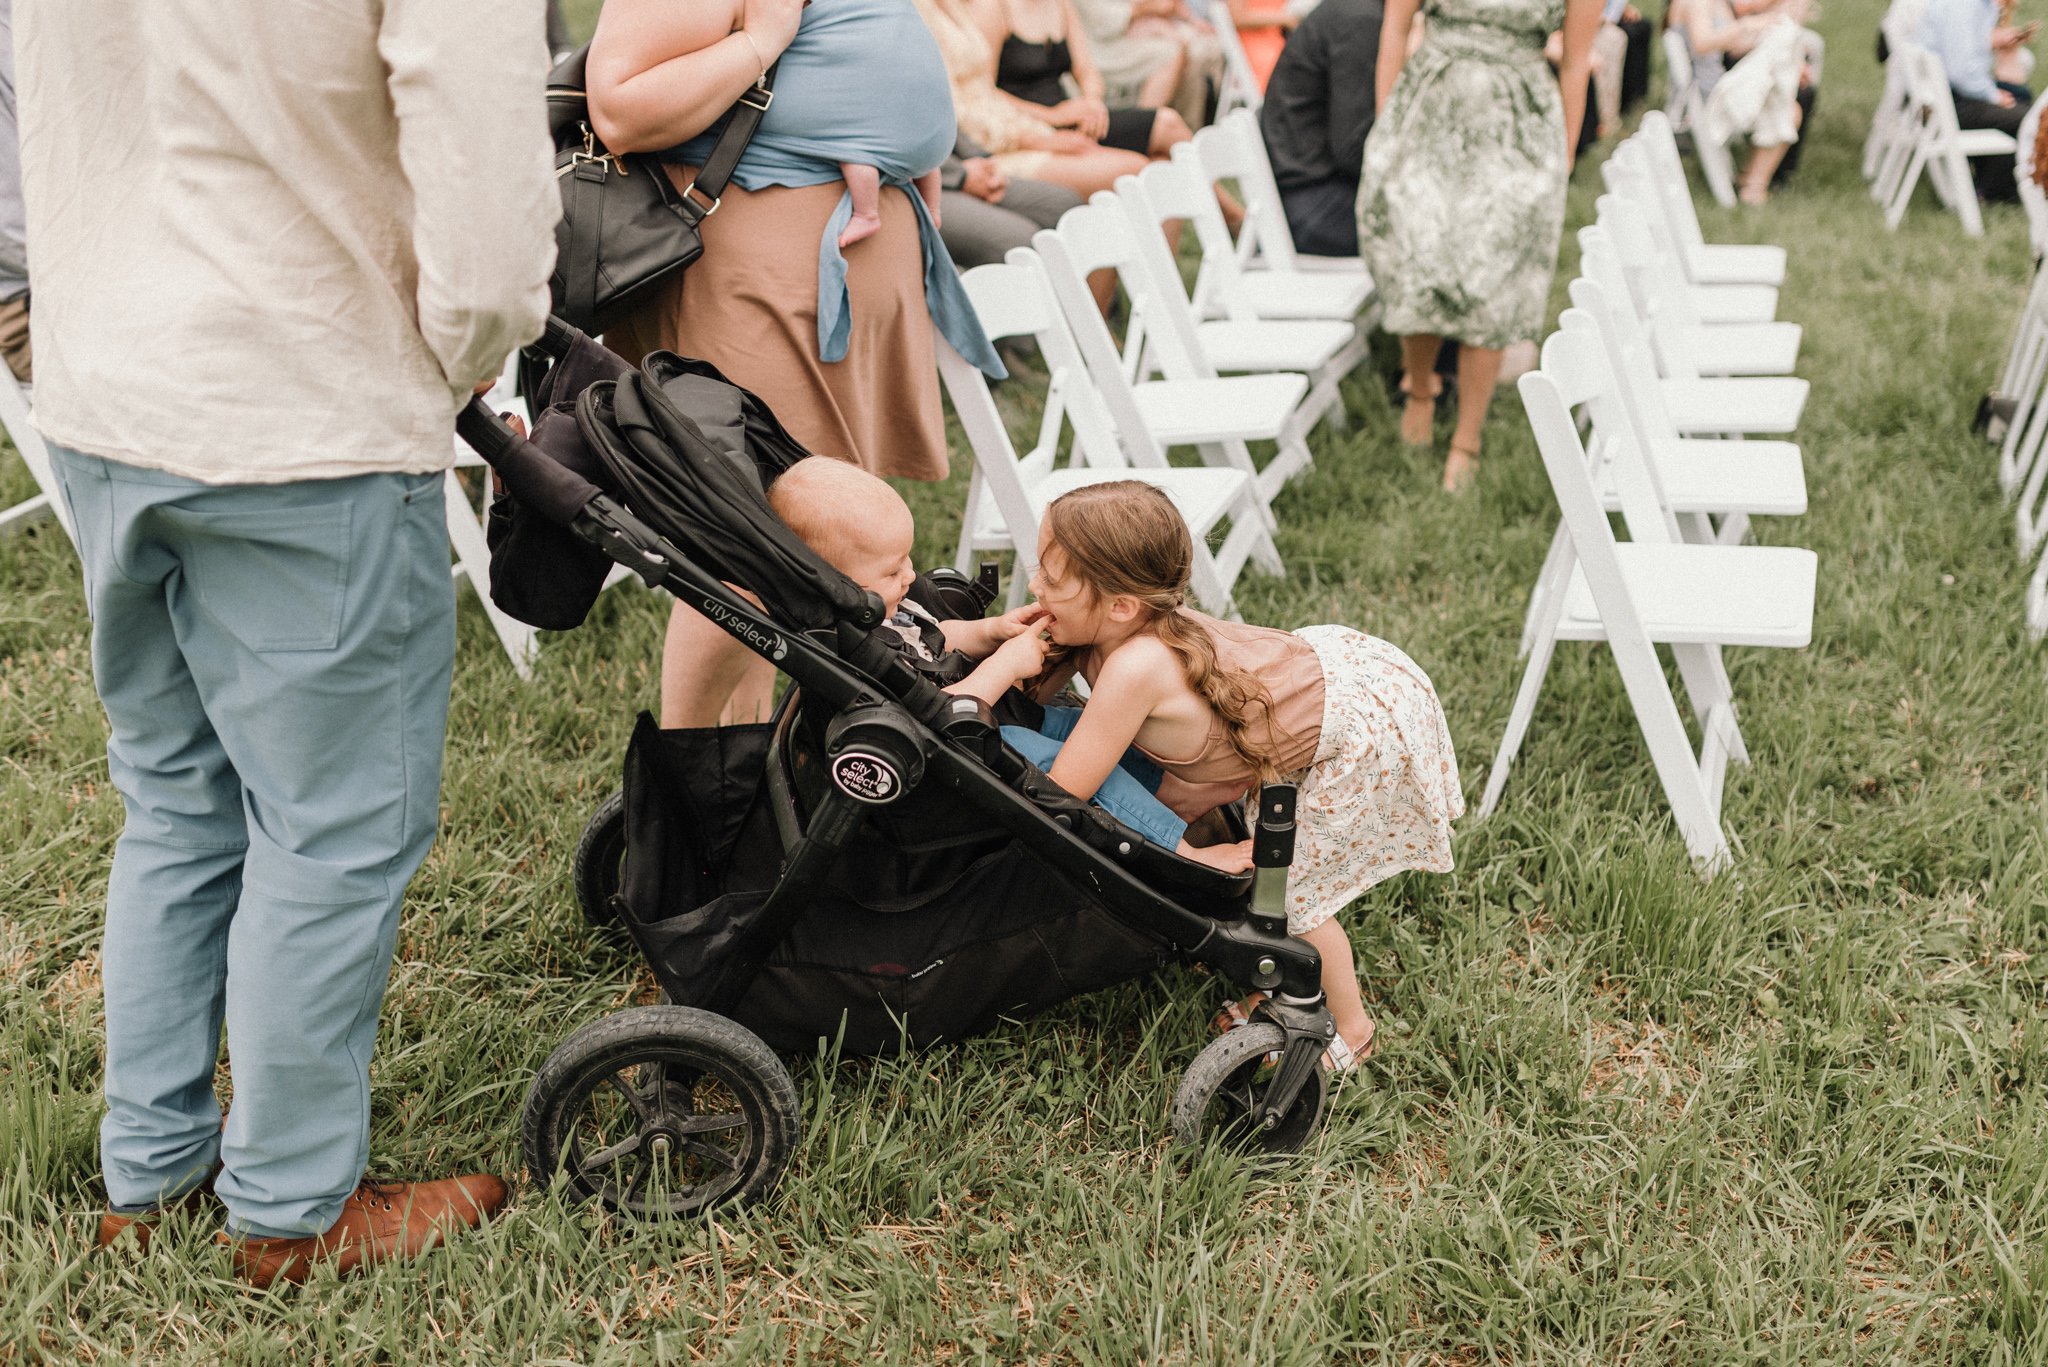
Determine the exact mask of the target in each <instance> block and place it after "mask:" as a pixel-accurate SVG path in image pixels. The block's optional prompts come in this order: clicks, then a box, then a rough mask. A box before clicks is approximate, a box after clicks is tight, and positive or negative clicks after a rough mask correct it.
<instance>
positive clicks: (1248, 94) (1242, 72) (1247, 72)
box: [1211, 6, 1266, 119]
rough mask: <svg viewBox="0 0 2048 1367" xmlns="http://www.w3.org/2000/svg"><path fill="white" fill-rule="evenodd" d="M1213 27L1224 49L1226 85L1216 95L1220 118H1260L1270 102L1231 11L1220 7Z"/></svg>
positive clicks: (1219, 45)
mask: <svg viewBox="0 0 2048 1367" xmlns="http://www.w3.org/2000/svg"><path fill="white" fill-rule="evenodd" d="M1217 9H1218V13H1217V14H1216V17H1215V20H1214V22H1213V23H1212V24H1211V27H1212V28H1213V29H1214V30H1215V32H1216V44H1217V46H1218V47H1220V48H1222V49H1223V81H1222V84H1221V86H1220V88H1219V89H1218V90H1217V92H1216V117H1217V118H1218V119H1222V118H1224V117H1226V116H1227V115H1229V114H1231V113H1234V112H1235V111H1237V110H1240V109H1242V110H1244V111H1246V112H1247V113H1250V114H1257V113H1258V112H1259V106H1260V105H1262V104H1264V103H1265V102H1266V97H1265V95H1264V94H1263V93H1262V92H1261V91H1260V90H1259V76H1258V73H1257V72H1255V71H1253V70H1252V62H1251V58H1249V57H1247V56H1246V55H1245V51H1244V43H1243V41H1242V40H1241V39H1239V37H1238V36H1237V25H1235V24H1233V23H1231V22H1230V12H1229V10H1228V9H1225V8H1223V7H1222V6H1218V7H1217Z"/></svg>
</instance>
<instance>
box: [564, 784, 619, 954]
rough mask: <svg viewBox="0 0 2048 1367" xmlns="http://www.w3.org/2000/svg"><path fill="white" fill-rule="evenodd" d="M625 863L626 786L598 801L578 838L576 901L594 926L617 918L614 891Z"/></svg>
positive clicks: (572, 865) (574, 864) (574, 867)
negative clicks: (595, 808) (580, 836)
mask: <svg viewBox="0 0 2048 1367" xmlns="http://www.w3.org/2000/svg"><path fill="white" fill-rule="evenodd" d="M625 863H626V790H625V789H624V788H618V789H614V790H613V792H612V795H611V796H610V797H607V798H606V799H605V800H604V801H603V802H600V803H599V804H598V805H597V810H596V811H595V812H593V813H591V816H590V821H589V823H588V824H587V825H585V826H584V828H583V837H582V839H580V840H578V841H577V842H576V854H575V856H574V857H573V858H572V859H571V860H570V865H569V866H570V868H571V870H573V872H574V874H575V879H576V904H577V905H578V906H580V907H581V908H583V919H584V920H585V921H586V922H588V923H589V924H590V925H593V926H608V925H610V924H611V923H612V922H613V921H616V920H617V919H618V913H617V912H616V911H615V910H613V908H612V895H613V894H614V893H616V892H618V890H619V879H620V876H621V872H622V870H623V869H624V867H625Z"/></svg>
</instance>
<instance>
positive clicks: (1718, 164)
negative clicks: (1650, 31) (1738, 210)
mask: <svg viewBox="0 0 2048 1367" xmlns="http://www.w3.org/2000/svg"><path fill="white" fill-rule="evenodd" d="M1664 79H1665V80H1666V81H1667V82H1669V84H1670V91H1669V93H1668V95H1667V96H1666V99H1665V102H1664V113H1665V116H1666V117H1667V118H1669V119H1670V120H1671V124H1672V128H1673V131H1674V132H1682V133H1685V134H1687V135H1688V136H1690V137H1691V138H1692V156H1693V160H1694V161H1697V162H1698V163H1699V164H1700V178H1701V179H1703V180H1705V181H1706V182H1707V191H1708V193H1710V194H1712V195H1713V196H1714V202H1715V203H1717V204H1719V205H1720V206H1721V207H1722V208H1724V209H1732V208H1734V207H1735V160H1734V158H1733V157H1731V156H1730V155H1729V153H1728V148H1727V146H1726V145H1725V144H1723V143H1720V142H1717V141H1715V140H1714V138H1713V137H1712V136H1711V135H1710V134H1709V133H1708V132H1707V102H1706V98H1705V97H1704V96H1703V95H1701V94H1700V88H1699V84H1698V82H1696V81H1694V80H1693V78H1692V48H1691V47H1689V46H1688V45H1687V44H1686V41H1685V35H1684V34H1683V33H1681V32H1680V31H1679V30H1678V29H1677V27H1676V26H1673V27H1669V28H1666V29H1665V30H1664Z"/></svg>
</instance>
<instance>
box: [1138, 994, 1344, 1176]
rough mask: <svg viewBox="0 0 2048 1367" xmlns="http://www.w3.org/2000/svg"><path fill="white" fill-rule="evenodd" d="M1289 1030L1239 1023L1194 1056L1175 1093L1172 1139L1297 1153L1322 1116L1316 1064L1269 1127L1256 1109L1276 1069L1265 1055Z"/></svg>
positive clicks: (1324, 1088) (1189, 1145)
mask: <svg viewBox="0 0 2048 1367" xmlns="http://www.w3.org/2000/svg"><path fill="white" fill-rule="evenodd" d="M1286 1040H1287V1034H1286V1032H1285V1031H1283V1030H1282V1029H1281V1028H1280V1027H1279V1026H1277V1025H1274V1024H1273V1023H1272V1022H1270V1021H1253V1022H1252V1023H1251V1024H1250V1025H1240V1026H1239V1027H1238V1028H1237V1029H1235V1030H1232V1031H1230V1032H1229V1033H1228V1034H1226V1035H1224V1036H1223V1037H1222V1038H1221V1039H1218V1040H1215V1041H1212V1042H1211V1043H1210V1045H1209V1047H1208V1048H1206V1049H1204V1050H1203V1051H1202V1052H1201V1053H1200V1054H1197V1055H1196V1056H1195V1061H1194V1062H1193V1063H1191V1064H1189V1065H1188V1071H1187V1075H1186V1076H1185V1077H1183V1078H1182V1079H1181V1084H1180V1090H1179V1091H1177V1092H1175V1093H1174V1096H1173V1138H1174V1142H1175V1143H1177V1144H1180V1145H1183V1146H1184V1147H1187V1148H1198V1147H1200V1146H1202V1145H1204V1144H1208V1143H1218V1144H1222V1145H1223V1146H1224V1147H1226V1148H1232V1149H1242V1150H1245V1151H1248V1152H1251V1153H1266V1154H1287V1153H1299V1152H1300V1151H1301V1148H1302V1146H1303V1145H1304V1144H1306V1143H1307V1142H1308V1139H1309V1136H1310V1135H1312V1134H1314V1133H1315V1129H1316V1125H1317V1123H1318V1122H1319V1121H1321V1119H1322V1116H1323V1098H1324V1096H1325V1094H1326V1091H1327V1083H1326V1080H1325V1078H1324V1077H1323V1070H1322V1069H1321V1068H1317V1069H1316V1070H1315V1071H1314V1073H1313V1074H1312V1075H1311V1076H1310V1077H1309V1079H1308V1081H1306V1082H1304V1083H1303V1084H1302V1085H1301V1091H1300V1092H1299V1093H1298V1094H1297V1095H1296V1096H1295V1098H1294V1104H1293V1105H1291V1106H1289V1107H1288V1108H1287V1111H1286V1113H1285V1114H1284V1115H1282V1116H1281V1117H1280V1123H1279V1124H1278V1125H1276V1126H1274V1127H1273V1128H1272V1129H1270V1130H1268V1129H1266V1128H1264V1127H1263V1126H1262V1125H1261V1124H1260V1123H1259V1108H1260V1107H1261V1106H1262V1105H1263V1104H1264V1103H1265V1099H1266V1091H1267V1089H1268V1088H1269V1087H1271V1086H1272V1085H1273V1079H1274V1077H1275V1076H1276V1075H1277V1074H1278V1073H1279V1071H1280V1070H1279V1068H1278V1067H1277V1066H1275V1065H1273V1064H1270V1063H1268V1062H1267V1056H1268V1055H1269V1054H1272V1053H1274V1052H1275V1051H1277V1050H1278V1049H1280V1048H1281V1046H1282V1045H1284V1044H1285V1043H1286Z"/></svg>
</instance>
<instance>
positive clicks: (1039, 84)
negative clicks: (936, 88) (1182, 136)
mask: <svg viewBox="0 0 2048 1367" xmlns="http://www.w3.org/2000/svg"><path fill="white" fill-rule="evenodd" d="M1073 69H1074V54H1073V53H1072V52H1071V51H1070V50H1069V49H1068V47H1067V40H1066V39H1064V38H1048V39H1046V40H1045V41H1044V42H1042V43H1027V42H1025V41H1024V40H1023V39H1022V38H1019V37H1018V36H1017V35H1016V34H1014V33H1012V34H1010V35H1009V36H1008V37H1006V38H1004V39H1003V47H1002V51H1001V52H999V53H997V54H996V87H997V88H998V89H999V90H1003V91H1006V92H1008V93H1009V94H1012V95H1015V96H1016V97H1017V98H1018V99H1020V100H1029V101H1030V102H1031V103H1032V104H1040V105H1044V106H1045V107H1046V108H1048V109H1050V108H1051V107H1052V106H1054V105H1056V104H1058V103H1059V102H1060V101H1062V100H1064V99H1066V98H1067V92H1066V90H1065V89H1064V88H1063V87H1062V86H1061V85H1060V77H1062V76H1064V75H1066V74H1067V73H1068V72H1070V71H1072V70H1073ZM1158 113H1159V111H1158V110H1156V109H1112V110H1110V111H1109V131H1108V132H1107V133H1104V134H1103V135H1102V145H1103V146H1104V147H1121V148H1122V149H1124V150H1125V151H1126V152H1137V153H1141V154H1147V153H1149V152H1150V151H1151V149H1152V120H1153V119H1154V118H1155V117H1157V116H1158Z"/></svg>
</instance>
